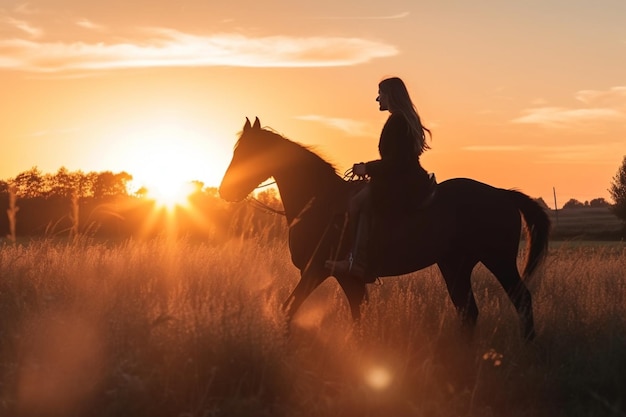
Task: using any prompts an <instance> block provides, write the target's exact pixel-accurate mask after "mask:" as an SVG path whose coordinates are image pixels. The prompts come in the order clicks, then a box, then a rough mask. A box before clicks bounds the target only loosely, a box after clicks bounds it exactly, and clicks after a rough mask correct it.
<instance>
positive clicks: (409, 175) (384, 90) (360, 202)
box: [326, 77, 430, 282]
mask: <svg viewBox="0 0 626 417" xmlns="http://www.w3.org/2000/svg"><path fill="white" fill-rule="evenodd" d="M376 101H378V103H379V106H380V111H389V113H390V115H389V118H388V119H387V121H386V122H385V125H384V126H383V129H382V132H381V134H380V141H379V143H378V151H379V153H380V159H377V160H374V161H369V162H366V163H363V162H361V163H357V164H354V165H353V167H352V171H353V173H354V174H355V175H358V176H365V175H367V176H369V177H370V181H369V183H368V184H367V185H366V186H365V187H363V189H362V190H361V191H359V192H358V193H357V194H356V195H355V196H354V197H353V198H352V199H351V201H350V207H349V214H348V219H349V230H350V235H351V237H352V242H353V243H352V251H351V253H350V254H349V256H348V259H344V260H339V261H335V260H328V261H326V267H327V268H329V269H330V270H331V271H333V272H339V273H350V274H351V275H354V276H356V277H358V278H359V279H362V280H364V281H365V282H373V281H374V280H375V279H376V271H375V269H376V268H375V265H372V263H375V262H372V259H371V257H369V258H368V245H369V240H370V239H369V234H370V224H371V217H372V214H374V215H376V216H395V215H397V214H399V213H402V212H403V211H408V209H409V208H410V207H411V206H412V205H414V204H412V203H413V202H415V201H416V200H417V199H419V197H420V196H421V195H422V194H423V193H424V191H425V190H426V189H428V188H429V187H428V184H429V183H430V178H429V175H428V173H427V172H426V170H424V168H422V166H421V165H420V161H419V157H420V155H421V154H422V153H423V152H424V151H425V150H427V149H429V146H428V144H427V143H426V133H428V134H429V136H430V130H428V129H427V128H425V127H424V126H423V125H422V122H421V120H420V117H419V115H418V113H417V110H416V108H415V105H414V104H413V101H412V100H411V97H410V95H409V92H408V90H407V88H406V85H405V84H404V82H403V81H402V80H401V79H400V78H398V77H392V78H387V79H384V80H383V81H381V82H380V83H379V84H378V97H377V98H376ZM372 212H373V213H372Z"/></svg>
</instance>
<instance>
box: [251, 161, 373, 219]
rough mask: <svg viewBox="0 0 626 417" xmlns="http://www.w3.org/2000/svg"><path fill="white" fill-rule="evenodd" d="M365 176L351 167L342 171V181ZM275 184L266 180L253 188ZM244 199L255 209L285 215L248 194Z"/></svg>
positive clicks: (360, 179)
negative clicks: (353, 170) (265, 182)
mask: <svg viewBox="0 0 626 417" xmlns="http://www.w3.org/2000/svg"><path fill="white" fill-rule="evenodd" d="M365 179H366V178H365V177H362V176H359V175H356V174H354V173H353V172H352V168H348V169H347V170H346V171H345V172H344V173H343V180H344V181H364V180H365ZM274 184H276V180H274V181H271V182H268V183H267V184H261V185H259V186H258V187H256V188H255V190H259V189H261V188H265V187H269V186H270V185H274ZM246 201H247V202H248V204H250V205H251V206H252V207H254V208H255V209H258V210H263V211H266V212H269V213H272V214H278V215H281V216H284V215H285V211H284V210H276V209H275V208H273V207H270V206H268V205H267V204H265V203H263V202H261V201H259V200H258V199H257V198H255V197H252V196H248V197H247V198H246Z"/></svg>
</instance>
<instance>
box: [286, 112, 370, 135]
mask: <svg viewBox="0 0 626 417" xmlns="http://www.w3.org/2000/svg"><path fill="white" fill-rule="evenodd" d="M296 119H299V120H306V121H311V122H317V123H320V124H322V125H325V126H327V127H330V128H333V129H337V130H341V131H342V132H344V133H347V134H348V135H351V136H367V135H369V134H370V132H369V129H368V125H367V124H366V123H363V122H360V121H357V120H352V119H342V118H338V117H327V116H321V115H316V114H308V115H304V116H297V117H296Z"/></svg>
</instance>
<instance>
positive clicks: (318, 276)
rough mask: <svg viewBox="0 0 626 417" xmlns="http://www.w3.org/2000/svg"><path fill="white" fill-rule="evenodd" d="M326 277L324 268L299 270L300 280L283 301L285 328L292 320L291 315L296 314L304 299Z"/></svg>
mask: <svg viewBox="0 0 626 417" xmlns="http://www.w3.org/2000/svg"><path fill="white" fill-rule="evenodd" d="M326 278H328V273H326V272H325V271H324V270H321V271H311V270H307V271H301V272H300V281H299V282H298V284H297V285H296V287H295V288H294V290H293V291H292V292H291V294H290V295H289V297H287V300H285V302H284V303H283V311H284V312H285V314H286V317H287V328H289V325H290V324H291V321H292V320H293V316H294V315H295V314H296V312H297V311H298V309H299V308H300V306H302V303H304V300H306V299H307V298H308V297H309V295H311V293H312V292H313V290H315V289H316V288H317V287H319V285H320V284H321V283H322V282H324V281H325V280H326Z"/></svg>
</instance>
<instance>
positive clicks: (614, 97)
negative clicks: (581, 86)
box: [575, 86, 626, 105]
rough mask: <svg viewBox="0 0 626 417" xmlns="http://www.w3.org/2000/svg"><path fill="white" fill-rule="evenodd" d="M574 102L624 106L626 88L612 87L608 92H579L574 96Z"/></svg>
mask: <svg viewBox="0 0 626 417" xmlns="http://www.w3.org/2000/svg"><path fill="white" fill-rule="evenodd" d="M575 97H576V100H578V101H581V102H583V103H585V104H596V105H598V104H603V105H607V104H619V103H622V104H624V103H625V102H626V86H618V87H612V88H610V89H609V90H605V91H602V90H581V91H578V92H577V93H576V95H575Z"/></svg>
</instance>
